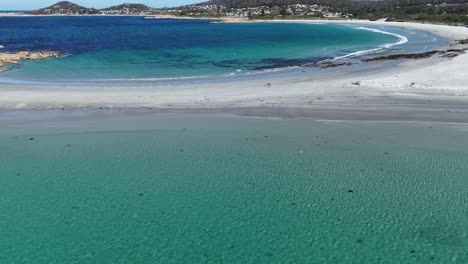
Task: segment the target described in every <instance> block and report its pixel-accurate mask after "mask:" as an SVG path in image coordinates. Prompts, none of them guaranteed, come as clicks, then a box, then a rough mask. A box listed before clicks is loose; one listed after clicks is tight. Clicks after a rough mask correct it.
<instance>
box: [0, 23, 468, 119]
mask: <svg viewBox="0 0 468 264" xmlns="http://www.w3.org/2000/svg"><path fill="white" fill-rule="evenodd" d="M263 22H270V21H263ZM271 22H284V23H288V22H295V23H297V22H300V23H318V22H319V23H347V24H351V23H356V24H369V25H377V26H380V25H382V26H383V25H385V26H395V27H404V28H408V29H414V30H422V31H427V32H431V33H434V34H436V35H439V36H442V37H444V38H446V39H448V40H449V44H448V45H447V46H446V47H445V48H444V49H443V50H449V49H456V48H460V47H466V45H462V44H457V41H458V40H463V39H468V28H463V27H456V26H445V25H432V24H419V23H409V22H381V21H375V22H370V21H362V20H337V21H331V20H327V21H324V20H289V21H285V20H274V21H271ZM384 64H385V63H382V62H369V63H366V64H365V65H363V69H361V70H358V71H356V70H355V69H347V68H346V67H344V68H343V69H342V70H340V71H337V72H329V73H320V74H317V75H314V76H309V75H300V76H287V77H275V78H272V79H271V80H246V81H238V82H229V83H222V84H220V83H203V84H197V83H193V84H174V85H163V86H162V85H151V86H136V87H135V86H128V87H127V86H124V87H122V86H114V87H102V86H100V87H95V86H66V87H63V86H57V87H52V86H32V85H12V84H8V85H5V84H0V108H1V109H4V110H8V109H53V108H58V109H62V108H63V109H64V110H66V109H72V110H75V111H76V109H77V108H92V109H97V110H100V108H102V109H118V108H142V109H153V110H154V109H158V111H162V112H165V111H180V112H191V111H200V109H201V110H202V111H201V112H204V111H205V110H206V111H209V112H221V113H222V112H228V113H231V114H234V115H246V116H256V115H257V116H261V117H266V116H268V115H271V116H276V117H302V118H313V119H330V120H354V119H356V120H359V119H360V118H361V119H364V120H365V119H366V112H367V113H372V118H367V119H370V120H376V121H377V120H379V117H380V119H382V121H385V120H390V121H397V120H398V119H401V120H402V121H405V120H407V121H434V122H442V121H444V119H447V122H452V121H453V122H455V123H460V122H461V123H464V122H465V121H464V120H465V118H464V117H465V116H468V115H467V113H468V111H467V109H468V107H465V106H464V103H465V102H467V101H468V87H467V83H468V76H466V74H464V73H465V72H466V71H467V70H468V69H467V65H468V55H467V54H460V55H458V56H456V57H454V58H444V57H443V56H440V55H433V56H431V57H429V58H422V59H418V60H407V61H405V62H403V63H401V64H399V65H397V66H394V67H384V66H383V65H384ZM376 66H377V68H376ZM428 73H430V74H428ZM266 81H271V82H272V83H273V86H272V87H270V88H266V87H265V85H264V82H266ZM409 102H410V103H409ZM454 103H455V104H454ZM454 105H455V107H454ZM255 109H257V110H255ZM265 109H271V111H265ZM290 109H295V110H290ZM427 109H431V110H430V111H429V112H430V113H431V115H425V114H423V112H424V110H427ZM243 110H245V111H243ZM282 111H283V112H284V113H285V114H284V115H281V114H278V113H281V112H282ZM246 112H247V113H246ZM268 112H269V114H266V113H268ZM275 113H276V114H275ZM300 113H302V114H300ZM387 113H393V114H392V115H393V116H392V117H391V118H389V117H386V115H387ZM405 113H406V114H407V118H405ZM408 113H414V114H413V115H412V116H411V114H408ZM442 113H447V114H442ZM434 115H435V116H440V117H443V118H437V117H434ZM450 116H453V117H450ZM467 120H468V119H467Z"/></svg>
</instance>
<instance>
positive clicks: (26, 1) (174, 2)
mask: <svg viewBox="0 0 468 264" xmlns="http://www.w3.org/2000/svg"><path fill="white" fill-rule="evenodd" d="M58 1H59V0H0V10H32V9H38V8H42V7H46V6H50V5H52V4H55V3H56V2H58ZM69 1H70V2H73V3H76V4H79V5H82V6H86V7H95V8H103V7H109V6H112V5H118V4H123V3H142V4H146V5H149V6H152V7H171V6H180V5H186V4H192V3H196V2H202V1H203V0H69Z"/></svg>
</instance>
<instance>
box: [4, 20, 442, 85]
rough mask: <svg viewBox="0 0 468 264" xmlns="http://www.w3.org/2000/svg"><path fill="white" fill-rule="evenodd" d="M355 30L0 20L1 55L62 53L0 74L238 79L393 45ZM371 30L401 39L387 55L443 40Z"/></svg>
mask: <svg viewBox="0 0 468 264" xmlns="http://www.w3.org/2000/svg"><path fill="white" fill-rule="evenodd" d="M359 27H360V26H359V25H337V24H300V23H250V24H211V23H210V21H208V20H151V19H144V18H143V17H16V18H15V17H13V18H12V17H8V18H5V17H4V18H0V36H1V37H0V43H1V44H2V45H4V46H5V47H6V50H7V51H17V50H21V49H26V50H64V51H65V52H66V54H67V56H65V57H62V58H59V59H50V60H45V61H28V62H24V63H22V64H21V65H20V66H19V67H17V68H15V69H14V70H12V71H10V72H6V73H3V74H2V75H1V76H0V77H1V78H2V79H4V78H13V79H21V80H42V81H44V80H45V81H54V80H56V81H57V80H62V81H63V80H65V81H71V80H94V79H98V80H108V79H148V78H173V77H178V78H179V77H194V76H197V77H199V76H207V75H208V76H212V75H229V74H234V75H242V74H243V73H249V72H263V71H265V70H272V69H278V68H286V67H290V66H300V65H304V64H308V63H312V62H316V61H320V60H324V59H330V58H335V57H339V56H343V55H346V54H350V53H353V52H356V51H362V50H369V49H375V48H378V47H379V46H381V45H385V44H389V43H396V42H398V41H399V40H400V39H399V37H398V36H396V35H389V34H382V33H379V32H372V31H369V30H363V29H359ZM374 28H376V29H379V30H383V31H387V30H388V31H391V32H394V33H396V34H402V35H404V36H407V37H408V39H409V42H408V43H406V44H404V45H398V46H393V47H391V48H388V49H385V51H387V52H391V51H392V50H393V51H397V50H398V51H400V52H401V51H402V50H403V51H407V50H413V49H415V48H416V49H417V50H418V51H421V50H425V49H431V48H433V47H434V46H437V45H439V44H440V43H441V41H442V40H441V39H440V38H437V37H434V36H433V35H431V34H428V35H426V33H424V34H419V33H418V34H416V33H415V32H410V31H408V30H403V29H399V28H392V27H374ZM413 33H414V34H413Z"/></svg>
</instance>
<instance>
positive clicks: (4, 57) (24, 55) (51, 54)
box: [0, 51, 64, 72]
mask: <svg viewBox="0 0 468 264" xmlns="http://www.w3.org/2000/svg"><path fill="white" fill-rule="evenodd" d="M63 54H64V52H63V51H34V52H31V51H18V52H17V53H8V52H3V53H2V52H0V72H5V71H7V70H9V69H7V68H3V67H4V66H6V65H8V64H18V63H19V62H20V61H21V60H43V59H48V58H59V57H61V56H63Z"/></svg>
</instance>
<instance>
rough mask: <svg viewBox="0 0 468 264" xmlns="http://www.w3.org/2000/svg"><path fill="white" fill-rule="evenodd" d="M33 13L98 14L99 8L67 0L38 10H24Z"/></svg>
mask: <svg viewBox="0 0 468 264" xmlns="http://www.w3.org/2000/svg"><path fill="white" fill-rule="evenodd" d="M26 13H29V14H35V15H55V14H61V15H93V14H99V13H100V12H99V10H98V9H95V8H87V7H84V6H80V5H77V4H75V3H72V2H68V1H61V2H58V3H56V4H54V5H51V6H49V7H45V8H41V9H39V10H35V11H30V12H26Z"/></svg>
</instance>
